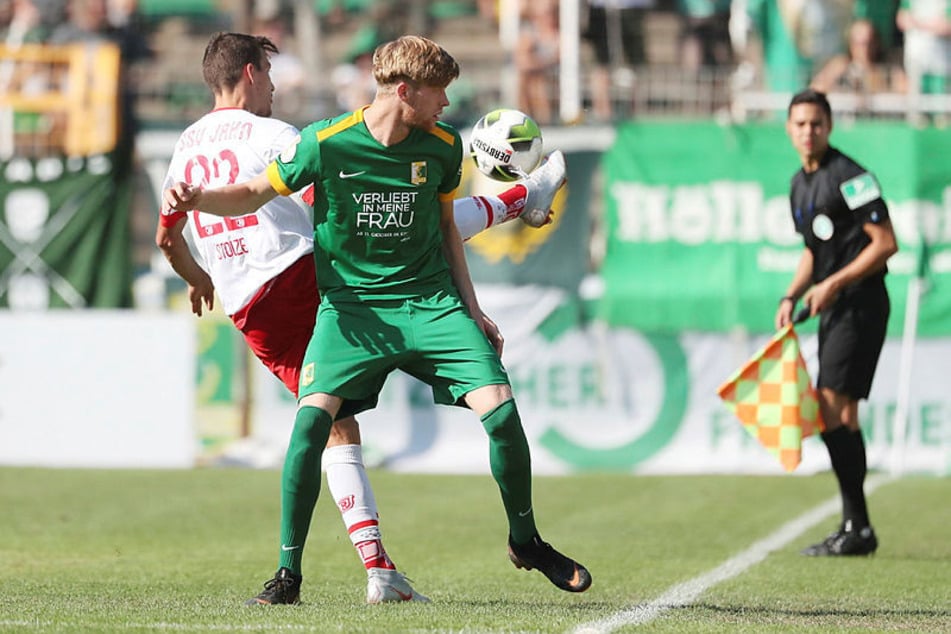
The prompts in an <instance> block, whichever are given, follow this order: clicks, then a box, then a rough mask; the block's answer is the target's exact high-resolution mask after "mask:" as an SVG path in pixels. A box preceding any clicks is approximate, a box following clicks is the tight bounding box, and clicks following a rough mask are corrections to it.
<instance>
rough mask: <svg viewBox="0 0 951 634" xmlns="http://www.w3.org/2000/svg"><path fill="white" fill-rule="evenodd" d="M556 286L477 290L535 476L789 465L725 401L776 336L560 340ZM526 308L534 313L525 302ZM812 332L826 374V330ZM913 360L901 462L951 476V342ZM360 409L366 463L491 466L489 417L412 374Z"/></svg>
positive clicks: (278, 397) (821, 451)
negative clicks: (482, 418)
mask: <svg viewBox="0 0 951 634" xmlns="http://www.w3.org/2000/svg"><path fill="white" fill-rule="evenodd" d="M553 292H554V293H557V291H549V290H545V289H532V288H519V289H518V294H519V297H518V298H517V299H516V298H513V297H512V296H511V295H507V294H506V293H499V294H496V293H493V291H492V289H488V290H487V289H484V288H480V289H479V294H480V298H481V303H482V305H483V308H484V309H485V310H486V312H487V313H488V314H489V315H492V316H493V318H495V319H496V321H497V322H498V323H499V325H500V328H501V330H502V332H503V334H504V336H505V338H506V349H505V352H504V354H503V360H504V361H505V364H506V368H507V369H508V371H509V375H510V377H511V380H512V384H513V387H514V389H515V396H516V400H517V403H518V406H519V412H520V414H521V418H522V423H523V425H524V427H525V430H526V433H527V435H528V438H529V442H530V444H531V446H532V460H533V467H534V471H535V473H539V474H564V473H573V472H580V471H588V470H612V471H622V472H630V473H654V474H660V473H665V474H666V473H680V474H696V473H761V474H783V473H785V471H783V469H782V467H781V466H780V464H779V462H778V461H777V460H776V459H775V458H773V457H772V456H771V455H770V454H768V453H767V452H766V450H765V449H763V447H762V446H761V445H760V444H759V443H758V442H757V441H756V440H754V439H753V438H751V437H750V436H749V435H748V434H747V433H746V431H745V430H744V429H743V427H742V426H741V424H740V423H739V422H738V421H737V420H736V419H735V418H734V417H733V415H732V413H731V412H730V411H729V410H728V409H727V408H726V407H725V406H724V405H723V404H722V402H721V401H720V400H719V397H718V396H717V388H718V387H719V385H720V384H721V383H722V382H723V381H725V380H726V379H727V378H728V377H729V376H730V375H731V374H732V373H733V372H734V371H735V370H736V369H737V368H739V367H740V366H741V365H742V364H743V363H744V361H746V360H747V359H748V358H749V357H750V355H752V354H753V352H755V351H756V350H757V349H758V348H759V347H760V346H762V345H763V344H764V343H765V342H766V337H753V338H747V337H743V336H741V335H737V336H730V335H723V334H696V333H687V334H680V335H662V336H658V335H645V334H641V333H638V332H636V331H632V330H606V329H603V328H599V327H597V326H594V327H591V326H589V327H586V328H577V327H574V328H568V329H566V330H564V331H562V332H559V333H557V334H556V335H554V336H553V335H552V334H551V333H548V334H544V332H545V329H544V328H540V327H539V325H540V323H541V322H542V321H544V318H545V316H546V314H549V312H550V311H547V310H546V307H548V308H551V307H552V306H556V305H557V304H558V301H557V296H556V295H553V294H552V293H553ZM506 302H509V303H510V305H507V304H506ZM515 304H518V305H521V306H523V307H524V309H523V310H514V308H515ZM800 338H801V343H802V348H803V355H804V357H805V359H806V362H807V365H808V366H809V368H810V374H811V376H812V378H813V381H814V380H815V362H816V358H815V357H816V345H817V343H816V337H815V336H814V335H809V334H803V335H801V337H800ZM900 356H901V342H900V340H897V339H894V340H889V341H888V342H887V343H886V345H885V349H884V350H883V353H882V358H881V361H880V363H879V366H878V372H877V374H876V379H875V384H874V386H873V388H872V395H871V399H870V400H869V401H868V402H864V401H863V402H862V404H861V407H860V420H861V421H862V426H863V429H864V431H865V433H866V439H867V446H868V455H869V467H870V468H871V469H889V468H890V467H891V466H892V465H893V464H895V458H896V455H895V452H896V450H899V449H900V448H901V447H902V445H901V444H899V443H896V442H895V438H894V437H893V423H894V414H895V411H896V401H897V399H898V393H897V386H898V384H899V381H898V377H899V361H900ZM913 358H914V368H913V370H912V377H911V386H912V388H911V394H910V406H909V408H908V424H907V428H906V429H907V435H906V440H905V443H904V449H903V454H902V456H901V458H902V459H901V461H900V462H901V464H902V465H903V467H904V469H905V471H907V472H921V473H932V474H941V475H947V474H951V392H949V391H948V388H947V376H946V374H945V373H944V372H943V371H942V369H943V368H947V367H948V362H947V359H949V358H951V338H941V339H926V340H921V341H919V342H918V343H917V345H916V347H915V353H914V357H913ZM255 368H256V375H255V376H256V379H255V383H256V385H255V389H254V394H255V395H256V396H255V407H254V409H253V412H252V421H253V428H254V430H255V431H254V437H253V439H252V440H251V441H250V443H245V445H244V451H245V452H246V453H245V458H246V461H247V462H248V463H251V464H255V465H256V466H278V465H280V463H281V461H282V459H283V453H284V449H285V448H286V443H287V438H288V436H289V433H290V428H291V425H292V424H293V420H294V411H295V405H294V403H293V401H292V399H291V398H290V397H289V396H288V395H287V393H286V391H285V390H284V389H283V386H281V385H280V384H279V383H277V381H276V380H275V379H273V377H271V376H270V375H269V374H268V373H267V371H266V370H264V369H263V367H261V366H260V364H259V363H255ZM357 418H358V420H359V421H360V423H361V429H362V432H363V440H364V447H365V449H364V451H365V455H366V457H367V461H368V464H379V465H383V466H385V467H387V468H390V469H394V470H398V471H414V472H439V473H488V472H489V470H488V449H487V441H486V436H485V433H484V432H483V430H482V426H481V424H480V422H479V420H478V419H477V417H476V416H475V415H474V414H473V413H471V412H470V411H468V410H466V409H462V408H455V407H445V406H436V405H433V404H432V394H431V392H430V391H429V388H428V387H427V386H425V385H423V384H421V383H419V382H417V381H416V380H414V379H412V378H410V377H408V376H406V375H403V374H401V373H398V372H397V373H394V374H393V375H392V376H391V377H390V379H389V381H388V383H387V385H386V388H385V390H384V393H383V395H382V397H381V400H380V404H379V406H378V407H377V408H376V409H375V410H373V411H369V412H365V413H363V414H360V415H359V416H358V417H357ZM251 445H253V446H254V448H253V449H252V448H251ZM828 468H829V461H828V456H827V454H826V450H825V447H824V446H823V444H822V441H821V440H820V439H819V438H817V437H811V438H808V439H807V440H806V441H805V442H804V444H803V461H802V463H801V464H800V466H799V467H798V468H797V469H796V471H795V473H800V474H808V473H815V472H817V471H821V470H824V469H828Z"/></svg>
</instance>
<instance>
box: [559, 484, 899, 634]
mask: <svg viewBox="0 0 951 634" xmlns="http://www.w3.org/2000/svg"><path fill="white" fill-rule="evenodd" d="M893 479H894V478H893V477H891V476H889V475H881V476H878V477H872V478H869V479H868V480H867V481H866V483H865V493H866V494H870V493H871V492H872V491H874V490H875V489H877V488H878V487H880V486H881V485H883V484H885V483H886V482H889V481H891V480H893ZM841 504H842V502H841V498H839V497H838V496H836V497H834V498H832V499H831V500H827V501H826V502H823V503H822V504H820V505H819V506H817V507H815V508H813V509H811V510H809V511H806V512H805V513H803V514H802V515H800V516H799V517H797V518H796V519H794V520H792V521H790V522H787V523H786V524H784V525H782V526H780V527H779V529H778V530H777V531H776V532H774V533H773V534H772V535H769V536H768V537H766V538H764V539H761V540H760V541H758V542H756V543H754V544H753V545H752V546H750V547H749V548H747V549H746V550H744V551H743V552H741V553H740V554H738V555H735V556H734V557H731V558H730V559H727V560H726V561H725V562H723V563H722V564H720V565H719V566H717V567H716V568H714V569H713V570H710V571H709V572H705V573H703V574H702V575H699V576H696V577H694V578H693V579H688V580H687V581H684V582H683V583H678V584H677V585H675V586H671V587H670V588H668V589H667V591H666V592H664V593H663V594H662V595H660V596H659V597H657V598H656V599H654V600H653V601H650V602H648V603H639V604H637V605H634V606H631V607H630V608H627V609H624V610H621V611H620V612H615V613H614V614H612V615H611V616H608V617H605V618H603V619H600V620H597V621H592V622H590V623H583V624H581V625H579V626H578V627H576V628H575V629H574V630H573V632H574V634H608V633H609V632H613V631H614V630H616V629H618V628H619V627H624V626H626V625H644V624H645V623H649V622H651V621H653V620H654V619H656V618H657V617H658V616H660V615H661V614H663V613H664V612H666V611H668V610H670V609H671V608H679V607H683V606H686V605H690V604H691V603H693V602H694V601H696V600H697V598H699V597H700V595H701V594H703V593H704V592H706V591H707V590H709V589H710V588H712V587H713V586H715V585H717V584H718V583H722V582H723V581H727V580H728V579H732V578H733V577H736V576H738V575H740V574H742V573H744V572H746V571H747V570H748V569H750V568H752V567H753V566H755V565H756V564H758V563H759V562H761V561H763V560H764V559H766V556H767V555H769V554H770V553H771V552H773V551H774V550H779V549H780V548H783V547H784V546H786V545H787V544H788V543H789V542H791V541H793V540H794V539H796V538H797V537H799V536H800V535H802V534H803V533H804V532H806V531H807V530H809V529H810V528H812V527H813V526H815V525H816V524H818V523H819V522H821V521H822V520H824V519H825V518H827V517H828V516H830V515H832V514H833V513H835V512H836V511H838V510H839V509H840V508H841Z"/></svg>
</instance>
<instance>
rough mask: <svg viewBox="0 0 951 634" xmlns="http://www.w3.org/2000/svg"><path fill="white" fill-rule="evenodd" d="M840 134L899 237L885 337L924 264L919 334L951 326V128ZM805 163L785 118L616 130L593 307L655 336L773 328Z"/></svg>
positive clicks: (860, 129) (894, 127) (614, 321)
mask: <svg viewBox="0 0 951 634" xmlns="http://www.w3.org/2000/svg"><path fill="white" fill-rule="evenodd" d="M832 144H833V145H834V146H836V147H838V148H840V149H841V150H843V151H844V152H846V153H847V154H850V155H851V156H852V157H853V158H855V159H856V160H857V161H858V162H859V163H861V164H862V165H864V166H865V167H866V168H867V169H868V170H870V171H871V172H873V173H874V174H875V175H876V176H877V177H878V180H879V182H880V183H881V186H882V189H883V192H884V197H885V199H886V201H887V203H888V205H889V209H890V212H891V216H892V221H893V224H894V226H895V232H896V235H897V236H898V240H899V245H900V251H899V253H898V254H896V255H895V256H893V257H892V259H891V260H890V261H889V270H890V274H889V276H888V286H889V291H890V294H891V298H892V317H891V320H890V322H889V332H890V334H892V335H894V334H897V333H900V332H901V330H902V326H903V321H904V313H905V306H906V302H905V299H906V295H907V289H908V285H909V280H910V279H911V278H912V277H913V276H915V275H916V274H917V273H918V271H919V270H921V269H922V264H927V266H926V267H924V268H925V269H926V270H927V277H926V279H925V287H926V289H927V290H926V292H925V294H924V295H923V296H922V298H921V304H920V320H919V334H921V335H924V336H937V335H946V334H948V333H949V332H951V287H949V281H951V169H949V168H948V164H947V158H946V157H947V156H949V155H951V135H948V134H947V132H945V131H942V130H938V129H921V130H918V129H914V128H911V127H909V126H907V125H904V124H900V123H878V124H876V123H864V124H854V125H846V124H841V125H838V126H837V127H836V128H835V129H834V130H833V134H832ZM798 169H799V161H798V157H797V156H796V154H795V152H794V151H793V149H792V148H791V147H790V144H789V141H788V139H787V137H786V135H785V131H784V128H783V126H782V124H777V123H769V124H759V125H742V126H721V125H718V124H716V123H712V122H671V123H657V122H653V123H641V122H632V123H629V124H626V125H624V126H622V127H620V128H619V129H618V133H617V137H616V140H615V142H614V144H613V146H612V147H611V148H610V149H609V150H608V151H607V152H606V153H605V155H604V158H603V162H602V170H603V177H604V190H603V196H604V201H603V202H604V214H605V216H604V222H605V227H606V235H607V238H606V240H607V243H606V250H605V258H604V262H603V265H602V267H601V269H600V275H601V278H602V280H603V282H604V292H603V295H602V296H601V298H600V300H599V302H598V303H597V306H596V309H595V313H596V315H597V316H598V317H599V318H601V319H604V320H605V321H607V322H608V323H609V324H611V325H621V326H630V327H633V328H637V329H639V330H642V331H646V332H680V331H684V330H688V331H708V332H710V331H712V332H717V331H719V332H726V331H730V330H733V329H735V328H743V329H746V330H747V331H750V332H754V333H766V332H770V331H771V330H772V328H773V316H774V314H775V311H776V305H777V302H778V299H779V297H780V296H781V295H782V294H783V292H784V290H785V288H786V286H787V284H788V283H789V280H790V279H791V277H792V274H793V271H794V270H795V266H796V264H797V262H798V261H799V256H800V254H801V252H802V248H803V246H802V239H801V236H799V235H798V234H796V233H795V231H794V229H793V224H792V219H791V216H790V212H789V198H788V194H789V182H790V179H791V178H792V176H793V174H794V173H795V172H796V171H797V170H798ZM924 245H927V248H924ZM814 327H815V325H814V324H811V325H807V326H806V327H805V328H806V329H809V328H814Z"/></svg>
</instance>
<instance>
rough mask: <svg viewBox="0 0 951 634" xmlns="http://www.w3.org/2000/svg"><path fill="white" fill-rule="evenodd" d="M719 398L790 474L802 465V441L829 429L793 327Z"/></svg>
mask: <svg viewBox="0 0 951 634" xmlns="http://www.w3.org/2000/svg"><path fill="white" fill-rule="evenodd" d="M717 393H718V394H719V395H720V398H721V399H723V402H724V403H725V404H726V405H727V407H729V408H730V409H731V410H733V413H734V414H736V417H737V418H738V419H740V422H741V423H743V427H744V428H745V429H746V431H747V432H748V433H749V434H750V435H751V436H752V437H753V438H756V439H757V440H758V441H759V442H760V444H761V445H763V446H764V447H765V448H766V450H767V451H769V452H770V453H771V454H773V455H774V456H776V458H778V459H779V462H780V464H782V465H783V468H784V469H785V470H786V471H792V470H793V469H795V468H796V467H797V466H798V465H799V462H800V461H801V459H802V439H803V438H806V437H808V436H811V435H812V434H813V433H814V432H815V431H816V430H817V429H818V430H819V431H822V430H823V429H824V428H825V426H824V425H823V423H822V415H821V414H820V412H819V401H818V398H817V396H816V389H815V388H814V387H813V386H812V381H811V380H810V379H809V371H808V370H807V369H806V362H805V361H804V360H803V358H802V353H801V352H800V351H799V338H798V337H797V336H796V331H795V330H793V328H792V326H791V325H789V326H786V327H785V328H783V329H782V330H780V331H779V332H778V333H776V335H775V336H774V337H773V338H772V339H771V340H770V341H769V342H768V343H767V344H766V345H765V346H763V348H761V349H760V350H759V351H757V352H756V354H754V355H753V356H752V357H750V360H749V361H747V362H746V364H745V365H743V367H742V368H740V369H739V370H738V371H737V372H736V373H734V374H733V376H731V377H730V378H729V379H727V380H726V382H724V383H723V385H721V386H720V387H719V389H718V390H717Z"/></svg>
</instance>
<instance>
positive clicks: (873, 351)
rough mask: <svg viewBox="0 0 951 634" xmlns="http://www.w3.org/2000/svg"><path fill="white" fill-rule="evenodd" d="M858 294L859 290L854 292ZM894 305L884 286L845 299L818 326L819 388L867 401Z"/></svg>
mask: <svg viewBox="0 0 951 634" xmlns="http://www.w3.org/2000/svg"><path fill="white" fill-rule="evenodd" d="M855 290H857V291H858V290H859V289H855ZM890 309H891V305H890V303H889V300H888V291H886V290H885V283H884V280H882V282H881V284H877V283H872V284H870V285H869V286H868V287H866V288H862V289H861V290H860V292H856V293H852V294H848V295H843V296H841V297H840V298H839V300H838V301H837V302H836V303H835V305H834V306H832V307H831V308H830V309H829V310H826V311H823V312H822V318H821V321H820V322H819V377H818V380H817V381H816V384H817V386H818V387H819V388H828V389H830V390H833V391H835V392H838V393H839V394H845V395H847V396H849V397H851V398H853V399H855V400H860V399H866V398H868V394H869V391H870V390H871V388H872V379H873V378H874V377H875V366H876V365H877V364H878V357H879V355H880V354H881V352H882V345H883V344H884V343H885V330H886V327H887V326H888V314H889V312H890Z"/></svg>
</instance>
